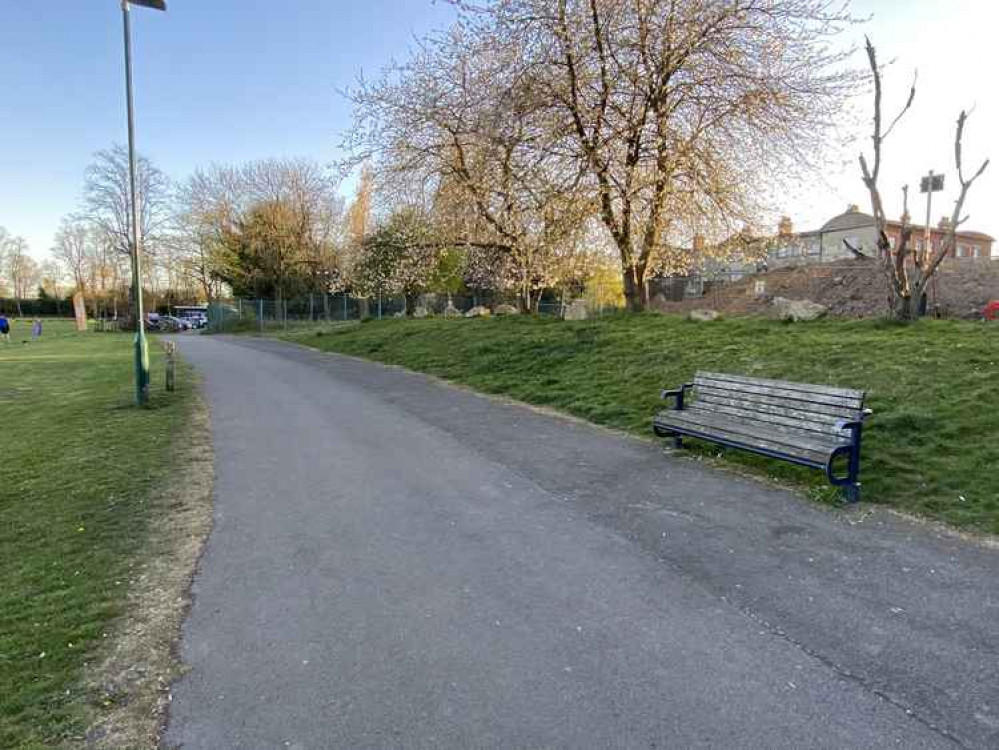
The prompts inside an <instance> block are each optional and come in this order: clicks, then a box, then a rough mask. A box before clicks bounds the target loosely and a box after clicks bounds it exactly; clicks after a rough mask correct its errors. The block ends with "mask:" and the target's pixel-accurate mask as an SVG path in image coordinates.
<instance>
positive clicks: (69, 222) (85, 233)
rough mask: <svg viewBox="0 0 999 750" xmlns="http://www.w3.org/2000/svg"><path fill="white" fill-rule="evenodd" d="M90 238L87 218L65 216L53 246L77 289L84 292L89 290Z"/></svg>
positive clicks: (54, 251) (55, 254) (57, 258)
mask: <svg viewBox="0 0 999 750" xmlns="http://www.w3.org/2000/svg"><path fill="white" fill-rule="evenodd" d="M90 240H91V228H90V227H89V226H88V224H87V222H86V221H85V220H83V219H81V218H80V217H78V216H64V217H63V218H62V221H61V222H60V224H59V229H58V230H57V231H56V235H55V244H54V245H53V247H52V255H53V256H54V257H55V258H56V260H58V261H59V262H60V263H62V264H63V266H64V267H65V268H66V270H67V271H68V273H69V275H70V276H71V277H72V279H73V283H74V284H75V286H76V290H77V291H78V292H80V293H82V294H86V293H88V292H89V290H88V289H87V276H88V274H89V265H90V262H91V249H90Z"/></svg>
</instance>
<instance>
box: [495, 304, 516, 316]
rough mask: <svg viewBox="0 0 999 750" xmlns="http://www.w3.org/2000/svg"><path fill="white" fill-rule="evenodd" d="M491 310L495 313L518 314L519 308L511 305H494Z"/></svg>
mask: <svg viewBox="0 0 999 750" xmlns="http://www.w3.org/2000/svg"><path fill="white" fill-rule="evenodd" d="M493 312H494V313H496V314H497V315H520V309H519V308H516V307H514V306H513V305H496V309H495V310H493Z"/></svg>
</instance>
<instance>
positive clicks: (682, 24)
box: [465, 0, 856, 310]
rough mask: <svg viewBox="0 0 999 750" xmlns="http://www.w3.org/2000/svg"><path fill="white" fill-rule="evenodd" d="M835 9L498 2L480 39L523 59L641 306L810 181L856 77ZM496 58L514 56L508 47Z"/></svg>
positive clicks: (563, 156)
mask: <svg viewBox="0 0 999 750" xmlns="http://www.w3.org/2000/svg"><path fill="white" fill-rule="evenodd" d="M839 7H840V4H838V3H835V4H834V3H833V2H831V1H830V0H732V1H731V2H724V3H721V2H704V1H703V0H643V2H635V0H493V1H492V2H486V3H483V4H481V5H480V6H479V7H477V8H475V9H474V10H472V11H470V12H469V13H468V14H466V21H465V25H466V27H468V28H473V29H475V32H474V33H475V35H476V38H479V39H483V40H486V41H487V42H488V43H489V44H491V45H492V46H494V47H496V48H506V49H513V50H516V61H517V75H518V79H523V80H531V81H533V90H534V92H535V93H536V96H537V98H536V100H535V102H536V103H535V107H536V110H535V111H537V112H543V113H544V115H545V118H546V120H547V126H548V129H547V137H546V138H545V139H544V140H543V141H541V142H540V143H539V144H538V145H539V147H540V153H542V154H544V155H545V156H546V157H547V158H554V159H558V160H569V161H571V162H572V163H575V164H578V165H580V166H581V167H582V168H583V169H585V171H586V175H587V181H586V187H587V188H588V189H589V191H590V193H591V196H592V199H593V200H594V201H595V202H596V204H597V205H598V207H599V215H600V218H601V220H602V222H603V223H604V225H605V226H606V228H607V230H608V232H609V233H610V235H611V236H612V238H613V240H614V243H615V245H616V247H617V251H618V255H619V258H620V263H621V269H622V276H623V282H624V291H625V297H626V299H627V302H628V307H629V308H630V309H631V310H640V309H643V308H644V307H645V305H646V303H647V299H646V291H645V285H644V281H645V276H646V272H647V270H648V268H649V266H650V262H652V260H653V259H654V257H655V255H656V254H657V253H659V252H663V251H664V250H666V249H667V248H668V247H669V246H670V245H671V244H680V242H679V240H680V239H681V238H682V239H686V238H688V237H689V236H690V235H692V234H693V233H694V230H696V229H698V228H701V227H704V226H709V227H716V228H717V229H716V231H719V232H725V231H729V230H730V228H731V227H732V226H734V225H737V224H739V223H741V222H743V221H746V220H753V219H755V218H756V215H757V213H758V211H759V206H758V205H757V196H758V195H759V194H760V186H761V183H765V182H766V181H767V180H768V179H776V178H778V177H780V176H782V175H787V174H789V173H796V172H797V173H800V172H801V170H802V169H805V168H807V166H809V165H810V164H812V163H813V156H812V155H813V154H814V153H816V152H821V151H822V148H821V146H822V144H823V142H824V140H825V139H826V137H827V136H828V134H829V133H830V130H831V128H832V127H833V126H834V125H835V116H836V114H837V112H838V111H839V105H840V103H841V101H842V99H843V97H844V96H845V95H846V94H847V93H848V92H849V91H851V90H852V87H853V85H854V82H855V80H856V77H855V75H854V74H853V73H852V72H850V71H846V72H843V71H842V68H841V66H840V63H841V62H842V61H843V60H844V58H845V54H846V53H836V52H830V51H828V50H829V49H830V47H829V46H828V45H827V44H826V42H828V41H829V39H830V37H831V36H832V35H833V34H835V33H836V32H837V31H838V30H839V29H840V27H841V26H842V25H843V24H845V23H847V22H848V21H849V20H850V19H849V18H848V17H847V16H845V15H843V14H842V13H841V12H840V11H839V10H838V8H839ZM493 54H502V52H494V53H493Z"/></svg>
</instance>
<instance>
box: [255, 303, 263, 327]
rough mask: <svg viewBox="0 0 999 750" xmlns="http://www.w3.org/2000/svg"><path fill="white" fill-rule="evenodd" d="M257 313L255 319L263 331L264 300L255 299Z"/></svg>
mask: <svg viewBox="0 0 999 750" xmlns="http://www.w3.org/2000/svg"><path fill="white" fill-rule="evenodd" d="M257 308H258V315H257V320H259V321H260V332H261V333H263V332H264V301H263V300H262V299H258V300H257Z"/></svg>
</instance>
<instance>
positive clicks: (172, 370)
mask: <svg viewBox="0 0 999 750" xmlns="http://www.w3.org/2000/svg"><path fill="white" fill-rule="evenodd" d="M176 353H177V342H176V341H168V342H166V389H167V390H168V391H172V390H174V388H175V387H176V377H177V375H176V373H177V360H176V357H175V355H176Z"/></svg>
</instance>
